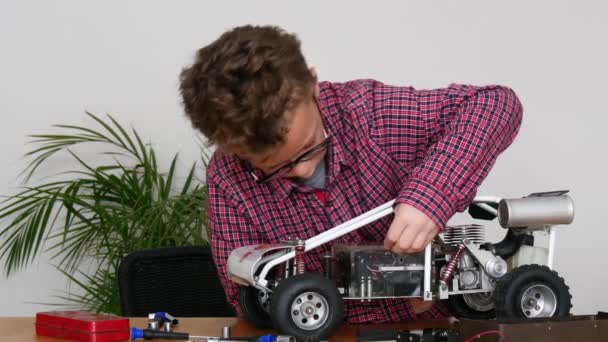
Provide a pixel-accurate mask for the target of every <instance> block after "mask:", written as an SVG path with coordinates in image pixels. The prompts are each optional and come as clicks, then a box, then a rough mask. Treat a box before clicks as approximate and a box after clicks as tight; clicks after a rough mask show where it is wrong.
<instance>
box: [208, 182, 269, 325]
mask: <svg viewBox="0 0 608 342" xmlns="http://www.w3.org/2000/svg"><path fill="white" fill-rule="evenodd" d="M218 178H219V177H213V176H211V177H209V178H208V186H209V196H208V200H207V224H208V227H209V231H210V232H211V238H210V244H211V253H212V255H213V260H214V262H215V266H216V268H217V272H218V276H219V278H220V281H221V283H222V286H223V287H224V291H225V292H226V299H227V301H228V302H229V303H230V304H231V305H232V306H234V308H235V310H236V312H237V314H238V315H239V316H241V308H240V306H239V285H238V284H236V283H235V282H233V281H232V280H231V279H230V278H228V273H227V265H226V262H227V260H228V256H230V253H231V252H232V251H233V250H234V249H235V248H238V247H241V246H245V245H252V244H258V243H262V239H261V238H260V237H259V236H258V234H257V233H256V230H255V229H253V225H252V224H250V222H249V221H250V220H249V219H247V216H246V215H245V213H243V212H240V211H239V210H237V208H238V207H239V206H238V201H237V199H236V198H235V197H234V196H231V195H230V193H229V191H228V190H227V189H229V187H228V186H227V184H223V183H222V180H221V179H218Z"/></svg>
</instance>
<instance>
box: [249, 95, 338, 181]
mask: <svg viewBox="0 0 608 342" xmlns="http://www.w3.org/2000/svg"><path fill="white" fill-rule="evenodd" d="M313 96H314V98H313V97H312V96H311V98H310V99H308V100H306V101H304V102H302V103H301V104H300V105H298V106H296V107H295V108H294V109H293V111H291V112H290V113H288V115H289V117H290V121H291V122H289V123H288V124H287V127H288V131H287V134H286V136H285V141H284V143H283V144H282V145H280V146H277V147H276V148H274V149H272V150H271V151H270V152H269V153H266V154H263V155H257V156H252V157H249V158H245V159H246V160H248V161H249V162H250V163H251V164H252V165H253V166H254V167H256V168H258V169H260V170H262V171H263V172H264V173H265V174H269V173H271V172H273V171H275V170H277V169H279V168H280V167H282V166H284V165H286V164H288V163H289V162H291V161H293V160H295V159H296V158H298V157H299V156H301V155H302V154H304V153H306V152H307V151H309V150H310V149H312V148H314V147H315V146H317V145H318V144H320V143H322V142H323V140H324V139H325V131H324V126H323V120H322V118H321V113H319V108H318V106H317V102H316V98H317V96H318V86H316V85H315V89H314V92H313ZM325 154H326V149H324V150H322V151H320V152H319V153H315V154H314V157H313V158H312V159H310V160H305V161H302V162H299V163H297V164H296V165H295V166H294V167H293V169H291V171H289V172H287V173H286V174H284V175H283V176H282V177H290V178H308V177H310V176H312V175H313V173H314V171H315V169H316V168H317V166H318V165H319V163H320V162H321V161H322V160H323V158H325Z"/></svg>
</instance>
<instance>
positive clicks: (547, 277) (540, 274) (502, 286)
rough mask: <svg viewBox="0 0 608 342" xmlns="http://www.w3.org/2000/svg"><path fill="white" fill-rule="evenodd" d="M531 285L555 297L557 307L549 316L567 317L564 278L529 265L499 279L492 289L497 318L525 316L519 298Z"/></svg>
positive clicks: (568, 297)
mask: <svg viewBox="0 0 608 342" xmlns="http://www.w3.org/2000/svg"><path fill="white" fill-rule="evenodd" d="M533 285H544V286H546V287H548V288H549V289H550V290H551V291H552V292H553V293H554V294H555V297H556V300H557V304H556V305H555V306H556V307H555V311H554V313H553V314H552V315H550V317H567V316H568V315H569V314H570V309H571V308H572V302H571V301H572V296H571V295H570V288H569V287H568V286H567V285H566V283H565V282H564V279H563V278H562V277H560V276H559V275H558V274H557V272H555V271H552V270H551V269H549V268H548V267H547V266H542V265H536V264H532V265H524V266H520V267H518V268H516V269H514V270H512V271H511V272H509V273H507V274H506V275H504V276H503V277H502V278H500V279H499V280H498V282H497V283H496V288H495V290H494V304H495V307H496V318H498V319H512V318H524V317H526V315H525V313H524V311H523V310H522V307H521V298H522V295H523V294H524V292H525V290H526V289H527V288H529V287H530V286H533ZM538 317H541V316H538Z"/></svg>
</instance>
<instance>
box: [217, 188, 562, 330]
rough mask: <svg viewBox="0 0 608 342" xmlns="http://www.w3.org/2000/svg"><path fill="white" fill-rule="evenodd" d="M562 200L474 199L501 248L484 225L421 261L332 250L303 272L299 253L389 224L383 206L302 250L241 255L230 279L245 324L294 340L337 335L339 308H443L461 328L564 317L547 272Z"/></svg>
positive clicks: (374, 251) (461, 231) (254, 250)
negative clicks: (498, 233) (319, 268)
mask: <svg viewBox="0 0 608 342" xmlns="http://www.w3.org/2000/svg"><path fill="white" fill-rule="evenodd" d="M566 193H567V191H554V192H544V193H535V194H531V195H529V196H526V197H523V198H516V199H503V198H500V197H476V198H475V199H474V201H473V202H472V204H471V206H470V207H469V213H470V214H471V216H472V217H473V218H476V219H486V220H492V219H494V218H498V221H499V223H500V226H502V227H503V228H506V229H507V234H506V235H505V237H504V239H503V240H502V241H500V242H498V243H488V242H486V241H485V238H484V231H485V227H484V226H482V225H476V224H468V225H457V226H448V227H446V229H445V231H444V232H442V233H441V234H439V235H438V236H437V238H436V239H435V240H434V241H433V243H431V244H429V245H428V246H427V247H426V248H425V250H424V251H423V252H421V253H416V254H404V255H396V254H393V253H391V252H389V251H387V250H385V249H384V248H383V247H382V246H347V245H333V246H332V253H331V254H330V255H326V256H325V270H324V274H317V273H308V272H306V268H305V265H304V261H303V257H302V256H303V255H304V253H306V252H308V251H310V250H312V249H314V248H317V247H319V246H321V245H323V244H327V243H330V242H331V241H334V240H336V239H337V238H339V237H341V236H343V235H344V234H348V233H350V232H352V231H354V230H356V229H359V228H361V227H363V226H365V225H367V224H369V223H371V222H373V221H375V220H378V219H380V218H382V217H385V216H387V215H390V214H392V213H393V205H394V201H390V202H387V203H385V204H383V205H381V206H379V207H377V208H375V209H373V210H370V211H369V212H367V213H365V214H363V215H360V216H358V217H355V218H353V219H352V220H349V221H348V222H345V223H343V224H341V225H338V226H336V227H334V228H332V229H330V230H328V231H325V232H323V233H321V234H319V235H317V236H314V237H312V238H310V239H308V240H290V241H285V243H284V244H262V245H253V246H244V247H241V248H238V249H236V250H234V251H233V252H232V253H231V255H230V257H229V258H228V273H229V276H230V277H231V279H232V280H233V281H235V282H237V283H239V284H240V285H243V288H242V289H241V296H240V305H241V308H242V311H243V313H244V315H245V317H246V318H247V319H249V320H250V321H252V322H253V323H254V324H256V325H258V326H260V327H268V326H272V327H274V328H276V329H279V330H280V331H281V332H282V333H285V334H289V335H293V336H295V337H296V338H298V339H299V340H321V339H325V338H327V337H328V336H330V335H331V334H332V333H333V332H335V330H336V329H337V328H338V326H339V325H340V324H341V323H342V316H343V301H344V300H360V301H366V300H375V299H379V298H423V299H424V300H433V299H442V300H446V301H447V303H448V304H449V306H450V307H451V308H452V311H453V313H454V314H455V315H456V316H457V317H468V318H495V317H498V318H511V317H553V316H556V317H557V316H566V315H568V314H569V312H570V308H571V296H570V293H569V288H568V286H566V284H565V283H564V280H563V279H562V278H560V277H559V276H558V275H557V273H556V272H555V271H554V270H552V264H553V254H554V245H555V243H554V242H555V233H556V232H555V230H554V225H560V224H570V223H571V222H572V220H573V218H574V205H573V201H572V199H571V198H570V197H569V196H567V195H566ZM539 233H541V234H546V235H547V236H548V246H538V245H537V244H535V242H536V241H535V240H537V239H536V237H537V236H538V235H539ZM535 235H536V236H535ZM269 323H272V324H271V325H270V324H269Z"/></svg>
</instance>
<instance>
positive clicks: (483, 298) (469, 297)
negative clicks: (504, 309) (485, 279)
mask: <svg viewBox="0 0 608 342" xmlns="http://www.w3.org/2000/svg"><path fill="white" fill-rule="evenodd" d="M492 294H493V293H492V292H481V293H467V294H463V295H462V299H464V302H465V303H467V305H468V306H469V307H470V308H472V309H474V310H476V311H480V312H486V311H490V310H492V309H494V298H493V296H492Z"/></svg>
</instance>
